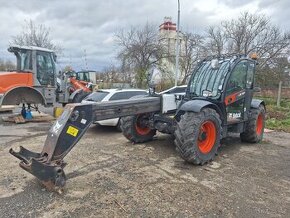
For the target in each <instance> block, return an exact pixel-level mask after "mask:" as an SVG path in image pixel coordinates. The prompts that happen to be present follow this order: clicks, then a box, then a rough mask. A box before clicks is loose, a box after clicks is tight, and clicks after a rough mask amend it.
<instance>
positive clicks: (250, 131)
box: [240, 104, 266, 143]
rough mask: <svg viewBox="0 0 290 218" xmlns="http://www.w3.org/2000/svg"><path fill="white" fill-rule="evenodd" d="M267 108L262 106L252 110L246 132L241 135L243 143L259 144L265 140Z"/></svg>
mask: <svg viewBox="0 0 290 218" xmlns="http://www.w3.org/2000/svg"><path fill="white" fill-rule="evenodd" d="M265 113H266V110H265V107H264V106H263V105H262V104H261V105H260V106H259V108H252V109H251V111H250V116H249V121H248V123H247V124H246V127H245V131H244V132H243V133H241V134H240V137H241V140H242V141H243V142H250V143H257V142H260V141H261V140H262V139H263V135H264V128H265Z"/></svg>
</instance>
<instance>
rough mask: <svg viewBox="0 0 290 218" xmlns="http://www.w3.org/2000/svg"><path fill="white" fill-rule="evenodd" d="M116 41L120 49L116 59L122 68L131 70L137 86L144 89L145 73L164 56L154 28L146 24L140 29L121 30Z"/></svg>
mask: <svg viewBox="0 0 290 218" xmlns="http://www.w3.org/2000/svg"><path fill="white" fill-rule="evenodd" d="M116 39H117V43H118V45H119V46H120V47H121V49H120V52H119V54H118V59H119V60H121V62H122V65H123V68H124V69H125V68H127V69H133V71H134V73H135V81H136V83H137V86H138V87H144V86H145V85H146V78H147V71H148V70H149V68H150V67H151V66H152V65H153V64H157V63H158V61H159V60H160V59H161V58H162V56H163V55H164V53H163V45H162V43H160V41H159V40H158V34H157V31H156V28H155V26H153V25H149V24H148V23H147V24H146V25H145V26H143V27H141V28H135V27H131V29H130V30H129V31H126V30H124V29H123V30H121V31H119V32H118V33H116Z"/></svg>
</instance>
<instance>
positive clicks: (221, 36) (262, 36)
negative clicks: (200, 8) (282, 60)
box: [207, 12, 290, 67]
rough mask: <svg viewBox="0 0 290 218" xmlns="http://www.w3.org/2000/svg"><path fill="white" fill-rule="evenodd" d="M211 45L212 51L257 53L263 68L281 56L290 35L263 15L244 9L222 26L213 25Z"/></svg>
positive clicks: (218, 52)
mask: <svg viewBox="0 0 290 218" xmlns="http://www.w3.org/2000/svg"><path fill="white" fill-rule="evenodd" d="M207 33H208V45H209V46H208V47H209V49H211V50H212V51H213V53H215V54H218V55H220V54H221V53H240V54H245V55H249V54H250V53H252V52H256V53H258V55H259V56H260V57H261V58H262V59H261V60H262V61H261V63H260V67H263V66H264V65H265V64H266V63H268V62H269V61H273V60H274V59H275V57H278V56H279V55H281V54H282V53H283V52H284V50H285V49H286V48H287V47H288V46H289V39H290V34H289V33H284V32H283V31H282V30H281V29H280V28H278V27H277V26H274V25H272V24H271V22H270V18H268V17H266V16H265V15H263V14H250V13H249V12H244V13H242V14H241V15H240V17H238V18H236V19H231V20H226V21H222V22H221V25H220V26H217V27H210V28H209V29H208V30H207Z"/></svg>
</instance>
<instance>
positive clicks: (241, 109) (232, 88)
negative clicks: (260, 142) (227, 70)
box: [224, 60, 249, 124]
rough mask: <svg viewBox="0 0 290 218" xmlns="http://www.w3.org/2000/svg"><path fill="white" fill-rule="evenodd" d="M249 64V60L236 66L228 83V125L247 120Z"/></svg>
mask: <svg viewBox="0 0 290 218" xmlns="http://www.w3.org/2000/svg"><path fill="white" fill-rule="evenodd" d="M248 63H249V61H248V60H242V61H240V62H239V63H238V64H236V66H235V67H234V69H233V70H232V72H231V75H230V77H229V79H228V81H227V85H226V90H225V100H224V104H225V106H226V113H227V124H233V123H239V122H242V121H244V120H245V119H246V113H245V112H246V110H247V109H246V107H245V106H246V102H245V96H246V95H248V93H247V89H246V87H247V86H246V85H247V72H248Z"/></svg>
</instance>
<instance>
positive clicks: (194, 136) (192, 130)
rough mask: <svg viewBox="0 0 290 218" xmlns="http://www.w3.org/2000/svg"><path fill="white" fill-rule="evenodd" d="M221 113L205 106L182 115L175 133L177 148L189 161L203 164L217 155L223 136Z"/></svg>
mask: <svg viewBox="0 0 290 218" xmlns="http://www.w3.org/2000/svg"><path fill="white" fill-rule="evenodd" d="M221 132H222V126H221V120H220V116H219V114H218V113H217V112H216V111H215V110H213V109H211V108H205V109H203V110H202V111H201V112H199V113H195V112H185V114H184V115H181V118H180V121H179V122H178V123H177V126H176V130H175V133H174V136H175V140H174V143H175V145H176V150H177V151H178V152H179V154H180V156H181V157H182V158H183V159H184V160H185V161H187V162H189V163H193V164H196V165H203V164H205V163H207V162H209V161H211V160H213V158H214V157H215V155H216V154H217V150H218V148H219V146H220V140H221V138H222V134H221Z"/></svg>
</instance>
